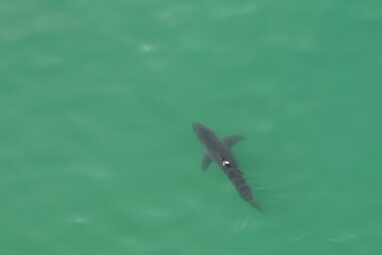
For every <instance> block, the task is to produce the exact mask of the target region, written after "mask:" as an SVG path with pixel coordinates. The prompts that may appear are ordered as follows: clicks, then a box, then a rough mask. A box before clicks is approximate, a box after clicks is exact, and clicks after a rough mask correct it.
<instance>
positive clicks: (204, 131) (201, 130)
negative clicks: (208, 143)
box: [192, 122, 212, 138]
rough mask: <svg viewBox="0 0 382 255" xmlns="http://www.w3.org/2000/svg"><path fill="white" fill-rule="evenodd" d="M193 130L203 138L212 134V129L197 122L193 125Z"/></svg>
mask: <svg viewBox="0 0 382 255" xmlns="http://www.w3.org/2000/svg"><path fill="white" fill-rule="evenodd" d="M192 128H193V129H194V132H195V133H196V134H197V135H198V136H199V137H201V138H202V137H208V135H209V134H212V131H211V130H210V129H208V128H207V127H205V126H203V125H202V124H200V123H197V122H193V123H192Z"/></svg>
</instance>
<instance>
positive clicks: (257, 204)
mask: <svg viewBox="0 0 382 255" xmlns="http://www.w3.org/2000/svg"><path fill="white" fill-rule="evenodd" d="M248 202H249V203H250V204H251V205H252V206H253V207H255V208H256V209H257V210H258V211H259V212H263V209H261V206H260V204H259V203H257V202H255V201H253V200H251V201H248Z"/></svg>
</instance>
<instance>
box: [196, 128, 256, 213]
mask: <svg viewBox="0 0 382 255" xmlns="http://www.w3.org/2000/svg"><path fill="white" fill-rule="evenodd" d="M192 128H193V130H194V132H195V133H196V135H197V136H198V138H199V140H200V142H201V143H202V144H203V145H204V147H205V151H206V153H205V155H204V157H203V160H202V169H203V171H206V170H207V168H208V167H209V165H210V164H211V163H212V162H215V163H216V164H217V165H218V166H219V168H220V169H221V170H222V171H223V172H224V173H225V174H226V175H227V176H228V178H229V179H230V181H231V182H232V184H233V186H234V187H235V188H236V190H237V192H238V193H239V194H240V196H241V197H242V198H243V199H244V200H245V201H247V202H248V203H249V204H251V205H252V206H253V207H255V208H256V209H257V210H259V211H260V212H261V211H262V209H261V207H260V204H259V203H258V202H256V201H255V198H254V197H253V195H252V191H251V188H250V186H249V185H248V184H247V182H246V180H245V179H244V176H243V172H242V171H240V170H239V165H238V163H237V160H236V158H235V156H234V155H233V153H232V151H231V148H232V146H233V145H234V144H236V143H237V142H239V141H242V140H244V137H242V136H239V135H231V136H227V137H224V138H223V139H220V138H219V137H218V136H217V135H216V134H215V132H214V131H212V130H211V129H209V128H207V127H206V126H205V125H203V124H201V123H197V122H193V123H192Z"/></svg>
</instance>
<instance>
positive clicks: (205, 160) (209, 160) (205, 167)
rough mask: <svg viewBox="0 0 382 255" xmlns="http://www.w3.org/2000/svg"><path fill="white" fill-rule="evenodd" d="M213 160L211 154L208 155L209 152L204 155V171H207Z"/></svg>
mask: <svg viewBox="0 0 382 255" xmlns="http://www.w3.org/2000/svg"><path fill="white" fill-rule="evenodd" d="M211 162H212V160H211V158H210V156H208V155H207V154H206V155H204V157H203V161H202V169H203V171H206V170H207V168H208V166H209V165H210V164H211Z"/></svg>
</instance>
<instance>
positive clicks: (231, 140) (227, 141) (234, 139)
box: [223, 135, 244, 148]
mask: <svg viewBox="0 0 382 255" xmlns="http://www.w3.org/2000/svg"><path fill="white" fill-rule="evenodd" d="M241 140H244V137H242V136H240V135H231V136H227V137H225V138H224V139H223V142H224V144H225V145H227V146H228V148H231V147H232V146H233V145H234V144H235V143H237V142H238V141H241Z"/></svg>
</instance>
